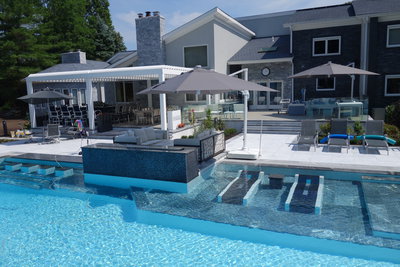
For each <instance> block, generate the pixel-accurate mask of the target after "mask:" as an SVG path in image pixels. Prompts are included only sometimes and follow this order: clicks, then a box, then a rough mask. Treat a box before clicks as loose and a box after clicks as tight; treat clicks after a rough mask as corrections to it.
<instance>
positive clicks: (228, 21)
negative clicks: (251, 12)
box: [163, 7, 256, 44]
mask: <svg viewBox="0 0 400 267" xmlns="http://www.w3.org/2000/svg"><path fill="white" fill-rule="evenodd" d="M216 18H219V19H220V20H221V21H223V22H224V24H225V25H226V26H228V28H230V29H231V30H233V31H235V32H237V33H240V34H241V35H244V36H246V37H247V38H248V39H250V38H252V37H254V36H255V35H256V34H255V33H254V32H253V31H251V30H249V29H248V28H246V27H245V26H243V25H242V24H240V23H239V22H238V21H237V20H235V19H234V18H232V17H230V16H229V15H228V14H226V13H225V12H223V11H222V10H221V9H219V8H217V7H215V8H213V9H211V10H210V11H208V12H206V13H204V14H202V15H200V16H199V17H197V18H195V19H193V20H191V21H189V22H188V23H185V24H183V25H182V26H180V27H178V28H176V29H175V30H173V31H171V32H169V33H167V34H165V35H164V36H163V39H164V41H165V43H166V44H168V43H170V42H172V41H174V40H176V39H178V38H180V37H182V36H184V35H185V34H187V33H190V32H192V31H193V30H195V29H197V28H199V27H201V26H203V25H205V24H207V23H208V22H210V21H212V20H213V19H216Z"/></svg>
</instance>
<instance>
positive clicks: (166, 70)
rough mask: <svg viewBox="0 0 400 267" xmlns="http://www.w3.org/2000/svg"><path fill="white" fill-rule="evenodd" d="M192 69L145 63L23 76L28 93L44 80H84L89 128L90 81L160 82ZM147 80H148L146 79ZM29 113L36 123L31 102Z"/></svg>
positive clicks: (163, 116)
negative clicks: (142, 65)
mask: <svg viewBox="0 0 400 267" xmlns="http://www.w3.org/2000/svg"><path fill="white" fill-rule="evenodd" d="M190 70H192V69H191V68H183V67H176V66H169V65H155V66H144V67H128V68H115V69H97V70H84V71H65V72H51V73H37V74H30V75H29V76H28V77H27V78H26V79H25V80H26V87H27V93H28V95H29V94H32V93H33V83H45V82H51V83H54V82H63V83H65V82H80V83H86V93H85V96H86V103H87V108H88V120H89V129H90V130H94V129H95V122H94V108H93V90H92V89H93V82H112V81H127V80H132V81H133V80H157V79H158V81H159V82H160V83H161V82H163V81H165V79H168V78H172V77H175V76H177V75H180V74H181V73H182V72H187V71H190ZM148 84H149V83H148ZM160 112H161V129H163V130H166V129H167V102H166V96H165V94H160ZM29 114H30V120H31V124H32V127H36V111H35V107H34V105H32V104H30V105H29Z"/></svg>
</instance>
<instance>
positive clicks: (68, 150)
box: [0, 134, 400, 173]
mask: <svg viewBox="0 0 400 267" xmlns="http://www.w3.org/2000/svg"><path fill="white" fill-rule="evenodd" d="M259 137H260V135H259V134H248V147H249V149H251V150H254V151H258V147H259V140H260V139H259ZM242 140H243V138H242V135H238V136H236V137H235V138H232V139H230V140H228V141H227V145H226V149H227V151H230V150H236V149H240V148H241V147H242ZM295 140H296V136H295V135H281V134H264V135H263V137H262V149H261V157H260V158H259V159H258V160H257V161H246V162H247V163H250V164H252V163H254V164H257V163H260V164H280V165H285V164H286V165H298V166H309V167H313V166H315V167H326V168H335V169H336V168H340V169H343V168H346V169H361V170H376V171H380V170H384V171H392V172H398V173H400V148H399V147H390V154H389V155H387V154H386V150H376V149H370V151H369V153H368V154H366V152H365V150H364V149H363V148H362V147H361V146H352V147H351V149H350V150H349V153H348V154H347V153H346V149H345V148H342V149H339V148H338V147H332V148H331V149H330V151H329V152H328V151H327V148H326V146H325V145H321V146H319V147H318V148H317V151H314V148H310V149H308V147H306V146H303V147H300V148H299V150H297V146H296V145H294V143H295ZM95 143H112V140H110V139H108V140H103V139H90V140H89V144H95ZM82 145H83V146H85V145H86V140H83V141H82ZM80 147H81V140H80V139H75V140H61V142H60V143H54V144H40V143H27V144H24V141H23V140H21V141H16V142H9V143H3V144H0V156H4V155H13V154H20V153H42V154H56V155H69V156H78V155H79V152H80V151H81V149H80ZM229 161H232V162H240V161H237V160H229Z"/></svg>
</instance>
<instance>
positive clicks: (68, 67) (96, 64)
mask: <svg viewBox="0 0 400 267" xmlns="http://www.w3.org/2000/svg"><path fill="white" fill-rule="evenodd" d="M108 65H109V64H108V63H107V62H103V61H95V60H86V64H80V63H64V64H62V63H61V64H57V65H54V66H51V67H50V68H47V69H45V70H42V71H40V72H38V73H51V72H64V71H76V70H93V69H104V68H106V67H107V66H108Z"/></svg>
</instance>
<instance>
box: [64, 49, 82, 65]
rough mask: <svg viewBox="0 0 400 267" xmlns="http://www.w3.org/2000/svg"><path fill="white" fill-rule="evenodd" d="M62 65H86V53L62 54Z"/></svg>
mask: <svg viewBox="0 0 400 267" xmlns="http://www.w3.org/2000/svg"><path fill="white" fill-rule="evenodd" d="M61 63H63V64H66V63H79V64H86V53H85V52H82V51H80V50H78V51H76V52H68V53H63V54H61Z"/></svg>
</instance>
